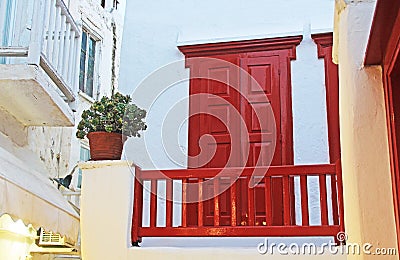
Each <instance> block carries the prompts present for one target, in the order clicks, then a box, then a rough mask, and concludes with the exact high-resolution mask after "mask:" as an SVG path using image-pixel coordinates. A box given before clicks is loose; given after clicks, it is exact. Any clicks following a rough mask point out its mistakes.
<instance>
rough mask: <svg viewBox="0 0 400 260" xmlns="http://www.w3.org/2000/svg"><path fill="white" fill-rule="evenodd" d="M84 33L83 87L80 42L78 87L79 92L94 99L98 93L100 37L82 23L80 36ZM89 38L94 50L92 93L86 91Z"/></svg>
mask: <svg viewBox="0 0 400 260" xmlns="http://www.w3.org/2000/svg"><path fill="white" fill-rule="evenodd" d="M84 34H86V49H85V68H84V78H83V89H81V79H80V76H81V71H82V69H81V59H82V42H83V38H82V40H81V46H80V54H79V80H78V89H79V93H82V94H84V95H85V96H88V97H90V98H93V99H94V100H95V99H96V97H97V95H98V77H99V74H98V66H99V59H100V48H101V42H102V38H101V37H100V36H99V34H97V33H95V32H94V31H93V30H91V29H89V27H87V26H85V25H83V27H82V36H81V37H83V35H84ZM90 39H92V40H93V41H94V43H95V50H94V62H93V63H94V64H93V87H92V95H90V93H89V92H88V91H87V75H88V68H89V43H90Z"/></svg>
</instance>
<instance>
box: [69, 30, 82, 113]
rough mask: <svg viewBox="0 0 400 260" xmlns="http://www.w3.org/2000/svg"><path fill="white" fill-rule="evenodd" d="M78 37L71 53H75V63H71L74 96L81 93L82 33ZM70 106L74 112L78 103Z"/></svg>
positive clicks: (72, 103) (71, 103)
mask: <svg viewBox="0 0 400 260" xmlns="http://www.w3.org/2000/svg"><path fill="white" fill-rule="evenodd" d="M78 33H79V32H78ZM78 35H79V37H76V38H75V39H74V49H71V52H72V53H73V57H74V59H73V62H71V68H70V70H71V71H72V79H71V82H72V84H71V86H72V92H73V93H74V94H77V93H78V91H79V86H78V84H79V62H80V52H81V39H82V33H79V34H78ZM69 105H70V107H71V109H72V110H75V109H76V101H74V102H70V103H69Z"/></svg>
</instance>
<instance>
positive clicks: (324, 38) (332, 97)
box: [311, 32, 340, 163]
mask: <svg viewBox="0 0 400 260" xmlns="http://www.w3.org/2000/svg"><path fill="white" fill-rule="evenodd" d="M311 37H312V39H313V40H314V42H315V43H316V44H317V50H318V58H323V59H324V65H325V66H324V67H325V88H326V110H327V111H326V112H327V120H328V142H329V161H330V162H331V163H335V162H336V161H337V160H339V159H340V125H339V77H338V66H337V65H336V64H334V63H333V62H332V47H333V33H331V32H330V33H320V34H313V35H312V36H311Z"/></svg>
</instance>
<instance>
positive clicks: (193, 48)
mask: <svg viewBox="0 0 400 260" xmlns="http://www.w3.org/2000/svg"><path fill="white" fill-rule="evenodd" d="M302 39H303V37H302V36H299V35H298V36H290V37H278V38H268V39H257V40H245V41H234V42H223V43H209V44H197V45H185V46H179V47H178V49H179V50H180V51H181V52H182V53H183V54H184V55H185V59H186V67H187V68H191V66H192V64H191V62H190V58H194V57H208V56H213V55H218V54H244V55H246V56H248V57H252V56H255V55H257V56H260V55H263V54H264V55H269V53H270V52H271V51H276V52H277V53H279V55H280V59H281V61H286V62H281V64H280V70H281V73H282V74H281V78H282V79H283V80H285V81H286V82H283V83H282V85H281V115H282V116H281V122H280V124H281V133H282V138H281V142H282V164H283V165H291V164H293V160H294V159H293V120H292V95H291V93H292V88H291V73H290V71H291V69H290V61H291V60H295V59H296V46H297V45H299V44H300V42H301V40H302ZM195 75H196V72H195V71H193V70H192V69H191V70H190V84H192V81H193V80H196V79H193V77H195ZM189 94H190V95H191V94H194V93H192V90H189ZM189 109H190V110H191V109H192V108H191V105H189ZM198 120H199V118H198V117H197V119H196V117H194V118H189V129H190V128H191V127H193V128H194V129H196V128H197V127H196V126H198V125H199V124H200V122H199V121H198ZM195 135H196V134H193V133H190V131H189V143H190V141H191V140H193V138H196V136H195ZM190 149H192V148H190V147H189V154H197V153H198V151H191V150H190ZM190 164H191V162H190V161H189V162H188V165H189V166H190Z"/></svg>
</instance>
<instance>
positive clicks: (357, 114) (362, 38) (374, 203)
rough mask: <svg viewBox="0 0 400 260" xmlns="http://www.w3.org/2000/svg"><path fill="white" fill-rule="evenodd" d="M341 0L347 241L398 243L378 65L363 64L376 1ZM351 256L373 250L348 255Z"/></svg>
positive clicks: (337, 29)
mask: <svg viewBox="0 0 400 260" xmlns="http://www.w3.org/2000/svg"><path fill="white" fill-rule="evenodd" d="M339 2H341V3H342V4H343V5H342V8H337V9H336V12H338V19H337V21H336V23H335V33H336V35H335V36H336V37H337V45H336V46H335V47H336V50H337V53H336V54H337V58H338V62H339V93H340V115H341V118H340V127H341V133H340V138H341V144H342V147H341V149H342V171H343V189H344V194H343V195H344V206H345V221H344V222H345V229H346V232H347V234H348V237H349V240H348V242H349V243H359V244H362V243H371V244H373V245H379V246H380V247H383V248H397V237H396V235H397V234H396V224H395V213H394V209H393V207H394V206H393V193H392V179H391V172H390V161H389V160H390V159H389V148H388V136H387V134H388V132H387V123H386V111H385V98H384V91H383V84H382V68H381V67H380V66H370V67H364V65H363V63H364V58H365V51H366V48H367V43H368V38H369V33H370V28H371V24H372V19H373V15H374V10H375V5H376V1H370V0H364V1H363V0H360V1H354V2H353V1H352V2H349V1H345V2H347V3H346V4H345V3H344V1H338V3H339ZM338 7H339V5H338ZM349 259H376V256H374V255H368V254H361V255H359V256H357V255H350V256H349ZM385 259H398V256H397V255H396V256H385Z"/></svg>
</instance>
